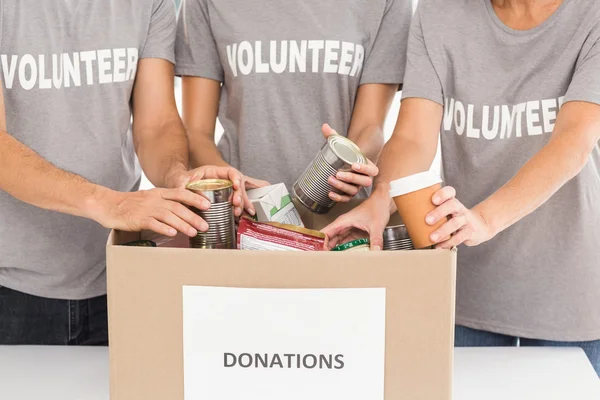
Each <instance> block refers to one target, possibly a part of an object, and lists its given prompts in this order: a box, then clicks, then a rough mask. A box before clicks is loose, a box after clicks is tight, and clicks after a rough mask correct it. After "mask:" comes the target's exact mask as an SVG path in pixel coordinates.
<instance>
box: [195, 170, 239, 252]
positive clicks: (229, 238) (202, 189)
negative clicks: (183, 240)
mask: <svg viewBox="0 0 600 400" xmlns="http://www.w3.org/2000/svg"><path fill="white" fill-rule="evenodd" d="M187 189H188V190H190V191H192V192H194V193H196V194H198V195H200V196H202V197H204V198H206V199H207V200H209V201H210V202H211V206H210V208H209V209H208V210H206V211H201V210H198V209H196V208H193V207H192V211H194V212H195V213H196V214H198V215H199V216H200V217H202V219H204V220H205V221H206V223H207V224H208V231H206V232H198V235H196V237H194V238H191V239H190V247H192V248H195V249H235V248H236V238H235V216H234V212H233V204H232V196H233V183H232V182H231V181H227V180H220V179H205V180H201V181H196V182H192V183H190V184H189V185H187Z"/></svg>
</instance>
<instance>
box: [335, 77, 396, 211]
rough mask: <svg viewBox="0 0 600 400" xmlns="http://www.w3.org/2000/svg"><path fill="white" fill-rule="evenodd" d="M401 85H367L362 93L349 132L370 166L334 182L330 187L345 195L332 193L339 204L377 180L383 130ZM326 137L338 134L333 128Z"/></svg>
mask: <svg viewBox="0 0 600 400" xmlns="http://www.w3.org/2000/svg"><path fill="white" fill-rule="evenodd" d="M397 90H398V85H387V84H365V85H361V86H360V87H359V89H358V93H357V97H356V103H355V106H354V111H353V113H352V120H351V122H350V127H349V129H348V138H349V139H350V140H352V141H353V142H354V143H355V144H356V145H357V146H358V147H359V148H360V149H361V151H362V152H363V154H364V155H365V156H366V157H367V158H368V159H369V165H367V166H366V167H365V166H361V165H358V164H357V165H354V166H353V170H354V172H355V173H347V172H340V173H338V175H337V176H336V178H337V179H336V178H331V179H330V181H329V183H330V184H331V185H332V186H334V187H335V188H337V189H339V190H341V191H343V192H344V193H345V195H343V196H340V195H339V194H337V193H330V197H331V198H332V199H333V200H335V201H338V202H340V201H349V200H350V199H351V198H352V197H354V196H355V195H356V194H357V193H358V191H359V189H360V187H369V186H371V185H372V183H373V177H374V176H376V175H377V174H378V172H379V170H378V169H377V167H376V166H375V164H374V163H377V160H378V158H379V155H380V153H381V149H382V148H383V145H384V143H385V140H384V137H383V129H384V125H385V118H386V116H387V114H388V111H389V109H390V106H391V104H392V101H393V100H394V96H395V94H396V92H397ZM323 133H324V135H325V137H329V136H331V135H332V134H334V133H335V130H333V129H332V128H331V127H329V125H325V126H323Z"/></svg>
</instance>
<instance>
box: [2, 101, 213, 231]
mask: <svg viewBox="0 0 600 400" xmlns="http://www.w3.org/2000/svg"><path fill="white" fill-rule="evenodd" d="M0 190H3V191H5V192H7V193H8V194H10V195H12V196H13V197H15V198H17V199H18V200H21V201H23V202H26V203H29V204H31V205H34V206H36V207H40V208H44V209H47V210H53V211H58V212H61V213H65V214H71V215H75V216H79V217H85V218H89V219H92V220H95V221H96V222H98V223H100V224H102V225H104V226H105V227H107V228H115V229H121V230H128V231H139V230H142V229H150V230H154V231H156V232H158V233H161V234H165V235H169V236H174V235H175V234H176V233H177V232H176V231H175V229H177V230H179V231H181V232H183V233H186V234H189V235H192V234H193V233H195V232H196V230H195V229H194V228H193V227H195V228H198V229H203V228H205V222H204V221H202V219H201V218H199V217H198V216H197V215H195V214H193V213H191V212H190V211H189V210H187V209H186V208H185V207H183V206H181V204H179V202H182V203H186V204H189V205H192V206H195V207H199V208H201V209H206V208H207V207H209V206H210V205H209V204H206V202H205V201H204V200H203V199H202V198H201V197H200V196H197V195H194V194H193V193H191V192H189V191H183V190H165V189H156V190H153V191H147V192H137V193H120V192H116V191H114V190H110V189H108V188H105V187H102V186H99V185H96V184H93V183H91V182H89V181H88V180H86V179H85V178H83V177H81V176H79V175H76V174H73V173H71V172H67V171H64V170H61V169H59V168H57V167H56V166H54V165H53V164H51V163H50V162H48V161H47V160H45V159H44V158H42V157H41V156H40V155H39V154H37V153H36V152H34V151H33V150H32V149H30V148H29V147H27V146H25V145H24V144H23V143H21V142H19V141H18V140H17V139H15V138H14V137H13V136H12V135H10V134H9V133H7V132H6V118H5V112H4V98H3V96H2V95H1V93H0Z"/></svg>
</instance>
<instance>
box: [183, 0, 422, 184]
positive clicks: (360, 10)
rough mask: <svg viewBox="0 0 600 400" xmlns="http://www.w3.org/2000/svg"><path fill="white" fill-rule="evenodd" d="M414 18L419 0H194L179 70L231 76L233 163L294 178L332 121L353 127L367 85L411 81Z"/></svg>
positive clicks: (280, 178) (227, 124)
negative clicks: (408, 64) (407, 75)
mask: <svg viewBox="0 0 600 400" xmlns="http://www.w3.org/2000/svg"><path fill="white" fill-rule="evenodd" d="M411 17H412V5H411V1H410V0H335V1H331V0H327V1H323V0H304V1H299V2H293V3H291V2H285V1H281V0H253V1H244V0H186V1H184V2H183V4H182V7H181V10H180V13H179V24H178V33H177V43H176V47H175V49H176V50H175V53H176V58H177V66H176V73H177V74H178V75H186V76H199V77H204V78H208V79H213V80H216V81H220V82H223V90H222V98H221V104H220V111H219V120H220V122H221V124H222V125H223V127H224V129H225V134H224V136H223V138H222V139H221V141H220V143H219V149H220V150H221V153H222V154H223V157H224V159H225V160H226V161H227V162H229V163H230V164H232V165H233V166H234V167H237V168H239V169H240V170H241V171H242V172H243V173H245V174H247V175H249V176H252V177H255V178H260V179H265V180H268V181H270V182H271V183H273V184H274V183H280V182H283V183H285V184H286V185H288V187H291V186H292V185H293V184H294V182H295V181H296V179H298V178H299V177H300V175H301V174H302V172H303V171H304V169H305V168H306V167H307V166H308V164H309V163H310V162H311V161H312V159H313V158H314V156H315V155H316V154H317V152H318V150H319V149H320V148H321V147H322V146H323V144H324V143H325V139H324V138H323V135H322V133H321V125H322V124H323V123H325V122H327V123H329V124H331V126H332V127H334V128H335V129H336V130H337V131H338V132H340V133H342V134H345V132H347V130H348V127H349V124H350V119H351V117H352V111H353V108H354V102H355V98H356V93H357V90H358V87H359V85H361V84H367V83H389V84H399V83H402V78H403V76H404V68H405V57H406V42H407V38H408V30H409V26H410V19H411ZM198 112H202V111H201V110H199V111H198Z"/></svg>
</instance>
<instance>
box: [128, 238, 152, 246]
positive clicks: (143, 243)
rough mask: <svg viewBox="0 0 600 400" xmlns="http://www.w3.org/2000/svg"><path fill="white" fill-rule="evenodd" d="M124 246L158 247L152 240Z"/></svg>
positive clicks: (138, 241)
mask: <svg viewBox="0 0 600 400" xmlns="http://www.w3.org/2000/svg"><path fill="white" fill-rule="evenodd" d="M123 246H130V247H156V243H155V242H153V241H151V240H136V241H134V242H129V243H125V244H124V245H123Z"/></svg>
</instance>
